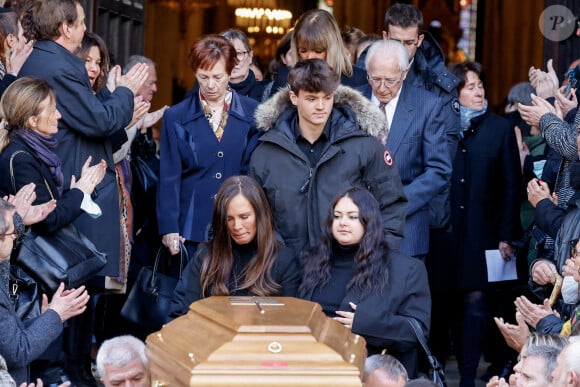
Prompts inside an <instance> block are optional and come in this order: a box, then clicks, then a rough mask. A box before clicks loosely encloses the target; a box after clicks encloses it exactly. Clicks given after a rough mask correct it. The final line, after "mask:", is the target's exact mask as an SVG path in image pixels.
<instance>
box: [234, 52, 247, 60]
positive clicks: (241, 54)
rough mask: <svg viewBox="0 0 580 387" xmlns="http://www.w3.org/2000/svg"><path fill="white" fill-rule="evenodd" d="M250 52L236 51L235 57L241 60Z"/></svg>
mask: <svg viewBox="0 0 580 387" xmlns="http://www.w3.org/2000/svg"><path fill="white" fill-rule="evenodd" d="M249 53H250V51H236V57H237V58H238V59H239V60H242V59H244V58H245V57H246V55H248V54H249Z"/></svg>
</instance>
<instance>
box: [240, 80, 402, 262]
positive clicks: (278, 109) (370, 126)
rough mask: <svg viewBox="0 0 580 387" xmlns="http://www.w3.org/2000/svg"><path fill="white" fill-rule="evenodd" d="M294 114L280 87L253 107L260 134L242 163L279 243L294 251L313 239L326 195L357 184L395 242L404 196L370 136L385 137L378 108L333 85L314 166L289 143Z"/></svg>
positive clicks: (381, 150) (385, 157)
mask: <svg viewBox="0 0 580 387" xmlns="http://www.w3.org/2000/svg"><path fill="white" fill-rule="evenodd" d="M353 110H354V111H353ZM355 112H356V115H355ZM297 116H298V114H297V112H296V108H295V107H294V106H293V105H292V104H291V103H290V100H289V97H288V89H283V90H281V91H280V92H278V93H277V94H276V95H275V96H273V97H272V98H271V99H270V100H268V101H267V102H266V103H263V104H262V105H260V106H259V107H258V109H257V110H256V123H257V126H258V128H259V129H261V130H264V131H265V134H263V135H262V137H260V144H259V145H258V147H257V148H256V150H255V151H254V153H253V154H252V158H251V161H250V168H249V175H251V176H253V177H254V178H256V179H257V180H258V182H259V183H260V185H261V186H262V187H263V188H264V190H265V192H266V194H267V196H268V201H269V202H270V205H271V206H272V211H273V213H274V220H275V223H276V230H277V231H278V232H279V233H280V234H281V235H282V238H283V239H284V242H285V243H286V245H287V246H288V247H291V248H293V249H294V250H295V251H296V252H300V251H302V249H303V248H304V247H307V246H312V244H313V243H316V242H317V241H319V240H320V236H321V230H322V222H323V219H326V217H327V214H328V211H329V206H330V203H331V202H332V200H333V199H334V197H335V196H336V195H337V194H339V193H340V192H341V191H343V190H345V189H346V188H349V187H352V186H358V187H364V188H367V189H368V190H369V191H370V192H372V193H373V195H374V196H375V198H376V199H377V200H378V202H379V205H380V208H381V213H382V218H383V226H384V228H385V230H386V231H387V234H388V238H389V240H388V242H389V243H390V246H391V247H393V248H398V247H399V245H400V239H401V238H402V236H403V228H404V222H405V209H406V205H407V200H406V198H405V193H404V192H403V185H402V184H401V178H400V177H399V174H398V172H397V169H396V168H395V166H394V165H393V164H392V158H391V156H390V154H389V153H388V151H385V148H384V145H383V144H381V142H380V141H377V139H376V138H373V136H376V137H378V138H380V139H381V140H383V141H385V140H386V139H385V136H384V131H383V128H384V127H385V124H384V120H385V118H384V115H383V114H382V113H381V112H380V111H379V110H378V108H377V107H376V106H374V105H372V103H371V102H370V101H368V100H367V99H366V98H365V97H363V96H362V94H360V93H359V92H357V91H355V90H353V89H351V88H349V87H344V86H339V88H338V89H337V90H336V92H335V95H334V108H333V111H332V114H331V116H330V118H329V120H330V128H331V129H330V145H329V146H328V147H327V148H326V149H325V150H324V151H323V152H322V155H321V156H320V159H319V161H318V163H317V164H316V165H310V162H309V161H308V158H307V157H306V155H305V154H304V153H303V152H302V151H301V150H300V148H299V147H298V145H297V144H296V139H295V137H294V127H295V125H297V121H298V118H297Z"/></svg>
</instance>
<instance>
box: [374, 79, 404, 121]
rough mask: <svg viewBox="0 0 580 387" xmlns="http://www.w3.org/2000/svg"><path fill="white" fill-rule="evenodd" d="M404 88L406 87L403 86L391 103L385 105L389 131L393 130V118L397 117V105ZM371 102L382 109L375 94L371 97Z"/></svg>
mask: <svg viewBox="0 0 580 387" xmlns="http://www.w3.org/2000/svg"><path fill="white" fill-rule="evenodd" d="M403 87H405V85H401V87H400V88H399V91H398V92H397V94H396V95H395V96H394V97H393V98H392V99H391V100H390V101H389V103H388V104H386V105H385V110H384V111H383V113H385V115H386V117H387V128H389V129H390V128H391V123H392V122H393V117H394V116H395V110H397V104H398V103H399V97H400V96H401V90H403ZM371 101H372V102H373V104H375V105H376V106H379V108H380V106H381V102H380V101H379V100H378V99H377V97H375V94H374V93H373V95H372V96H371Z"/></svg>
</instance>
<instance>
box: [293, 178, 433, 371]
mask: <svg viewBox="0 0 580 387" xmlns="http://www.w3.org/2000/svg"><path fill="white" fill-rule="evenodd" d="M303 258H304V261H303V262H304V273H303V276H302V284H301V285H300V288H299V296H300V297H302V298H304V299H307V300H311V301H315V302H318V303H319V304H320V305H321V306H322V309H323V311H324V313H325V314H326V315H327V316H329V317H333V318H334V319H335V320H337V321H339V322H341V323H342V324H344V326H345V327H347V328H348V329H350V330H352V332H354V333H357V334H359V335H361V336H363V337H364V338H365V340H366V342H367V350H368V355H369V356H370V355H374V354H377V353H381V352H383V351H384V350H386V351H387V352H388V353H389V354H391V355H393V356H395V357H397V358H398V359H399V360H400V361H401V363H403V365H404V366H405V368H406V369H407V372H408V373H409V376H410V377H413V376H415V375H416V374H417V359H416V346H417V338H416V336H415V334H414V333H413V330H412V329H411V326H410V325H409V323H408V319H409V317H413V318H415V319H416V320H417V321H418V322H419V324H420V325H421V327H422V328H423V330H424V331H425V332H428V330H429V324H430V314H431V298H430V295H429V285H428V282H427V271H426V270H425V265H424V264H423V263H422V262H421V261H419V260H417V259H414V258H410V257H408V256H405V255H403V254H401V253H399V252H397V251H393V250H390V249H389V247H388V246H387V244H386V242H385V237H384V231H383V227H382V223H381V212H380V209H379V204H378V202H377V201H376V199H375V198H374V197H373V195H372V194H371V193H370V192H369V191H367V190H365V189H362V188H349V189H348V190H346V191H345V192H343V193H341V194H340V195H339V196H338V197H337V198H336V199H335V200H334V201H333V203H332V205H331V206H330V210H329V213H328V218H327V220H326V225H325V227H324V230H323V236H322V240H321V241H320V243H319V244H317V245H316V247H314V248H312V249H311V250H310V251H309V252H308V253H306V254H305V255H304V256H303Z"/></svg>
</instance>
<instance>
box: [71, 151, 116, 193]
mask: <svg viewBox="0 0 580 387" xmlns="http://www.w3.org/2000/svg"><path fill="white" fill-rule="evenodd" d="M92 160H93V158H92V157H91V156H89V157H87V160H86V161H85V163H84V164H83V168H82V172H81V177H80V179H79V180H78V181H77V180H76V178H75V176H74V175H73V176H72V177H71V182H70V188H71V189H73V188H78V189H80V190H81V191H83V192H84V193H86V194H88V195H90V194H91V193H92V192H93V191H94V189H95V187H96V186H97V185H98V184H99V183H100V182H101V181H102V180H103V178H104V177H105V172H106V171H107V163H106V162H105V160H101V161H100V162H99V163H97V164H95V165H93V166H91V161H92Z"/></svg>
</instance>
